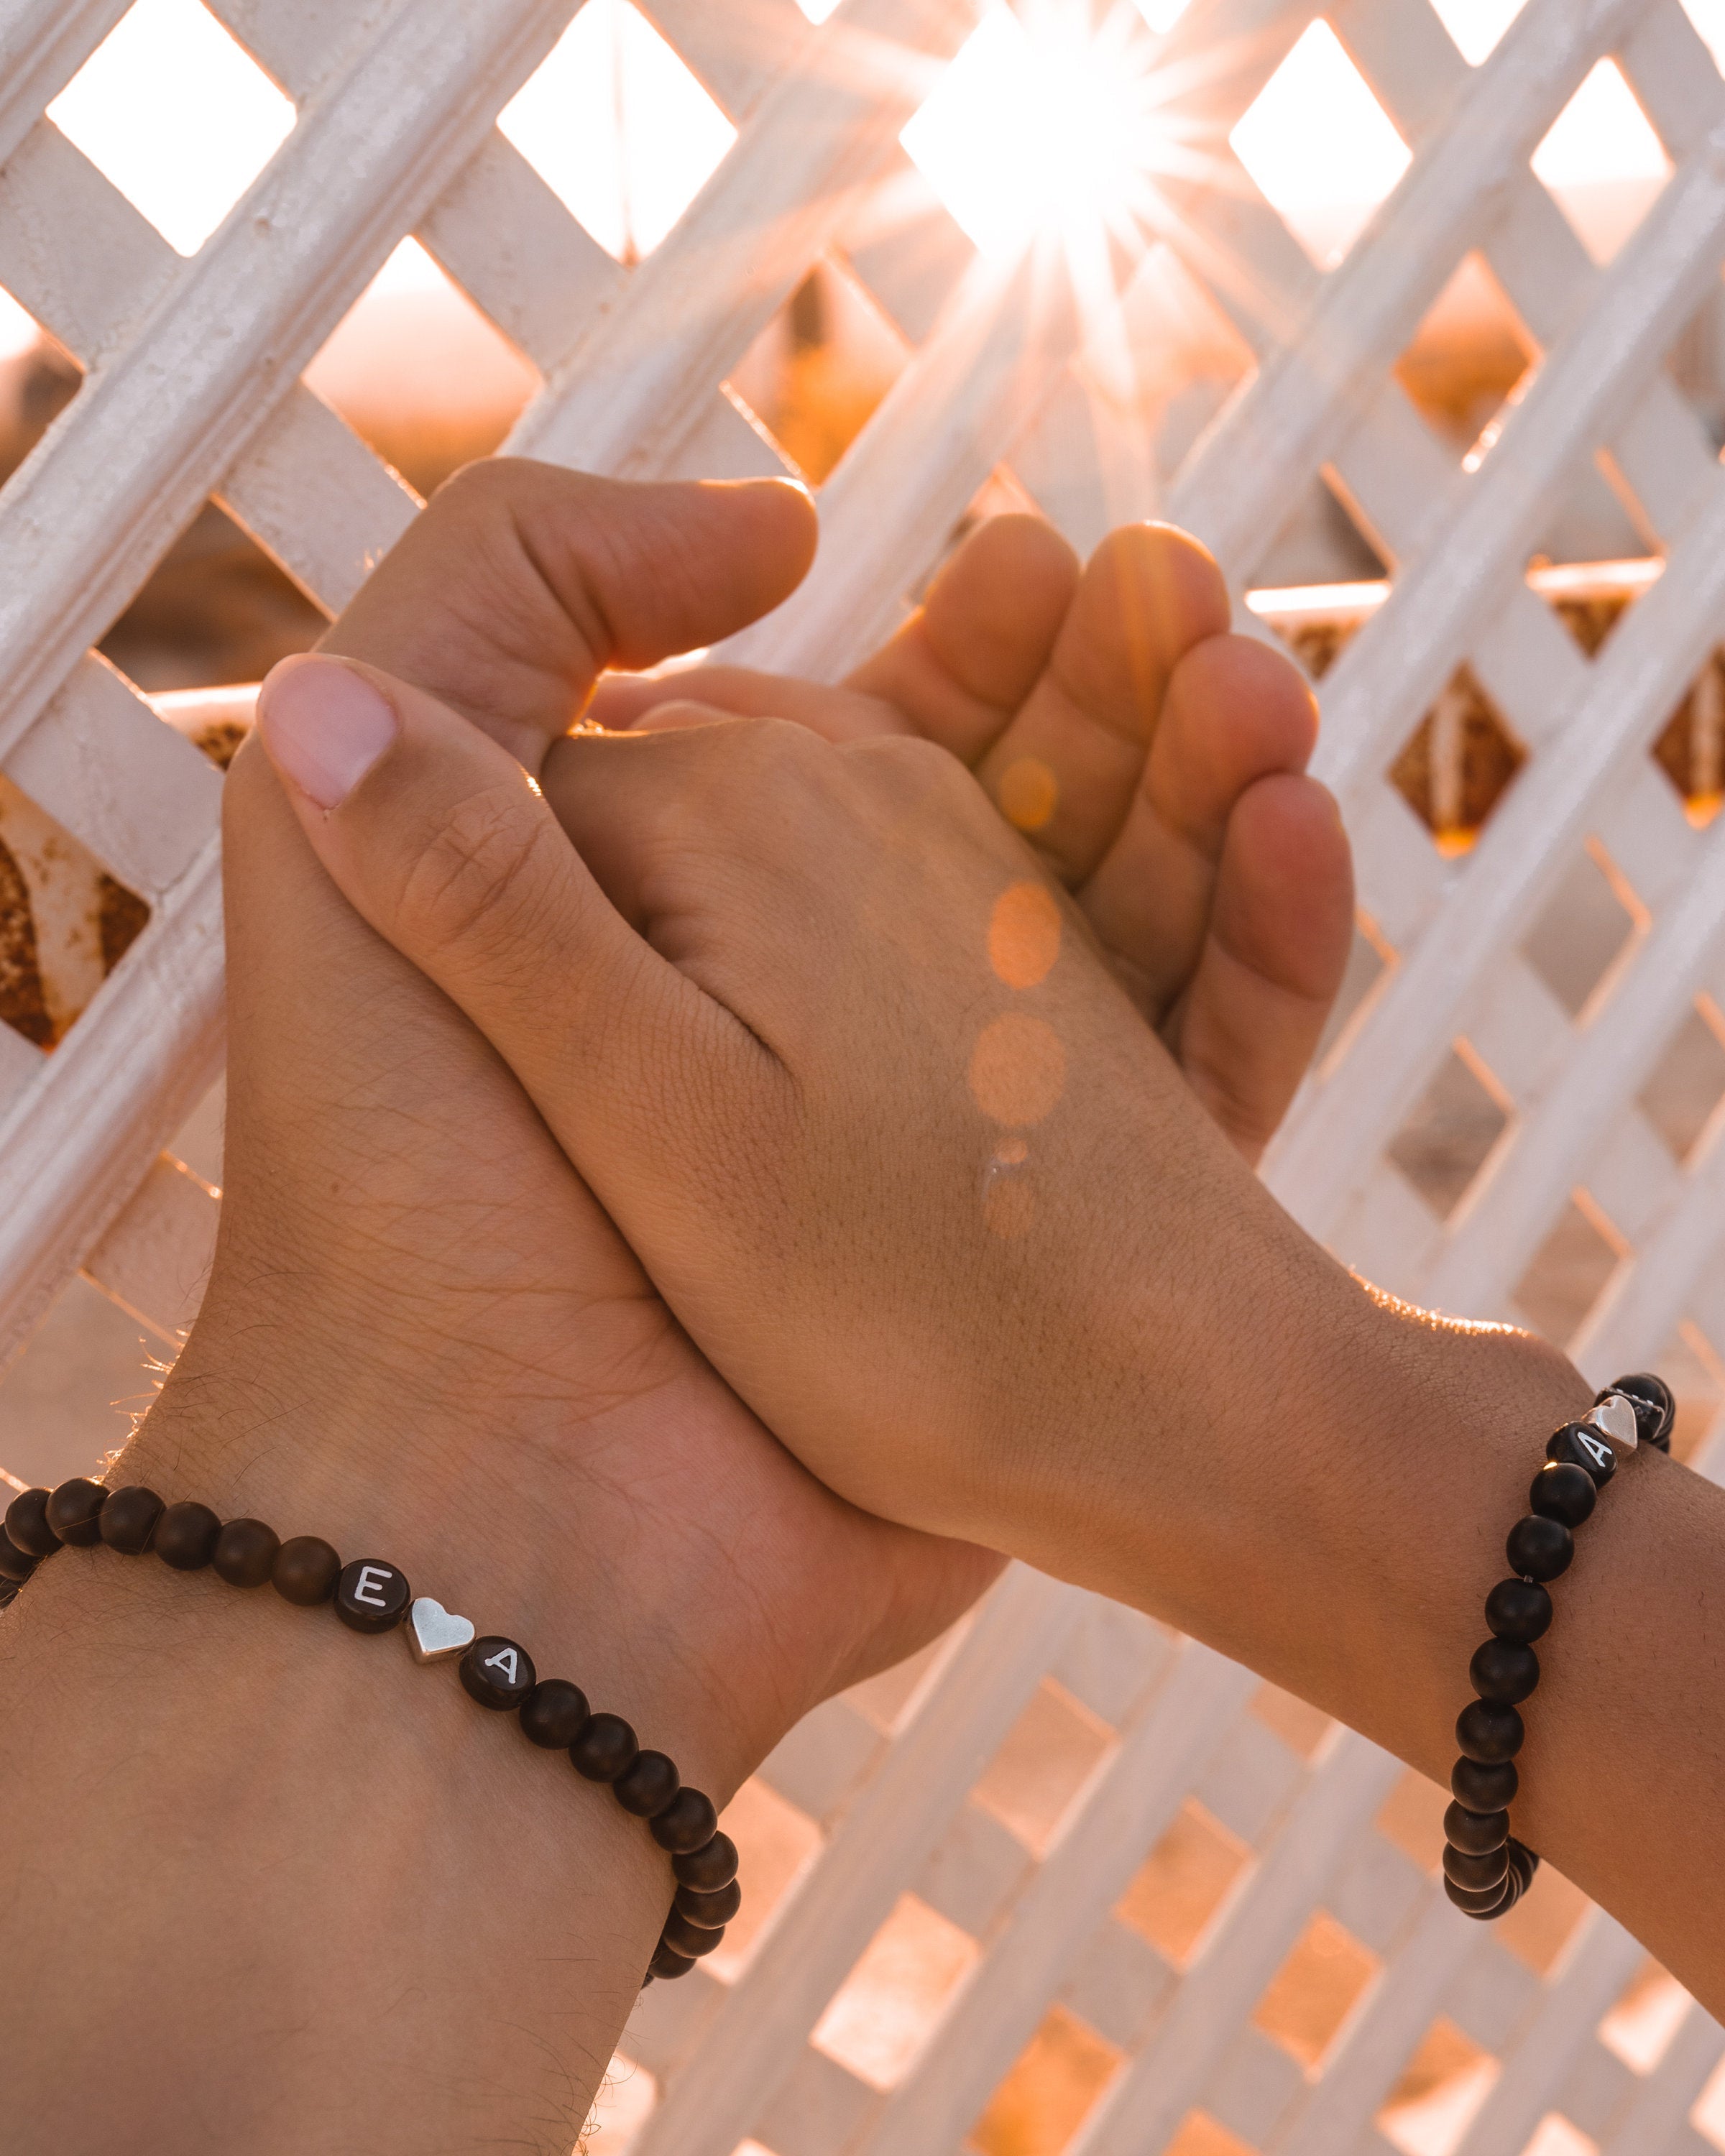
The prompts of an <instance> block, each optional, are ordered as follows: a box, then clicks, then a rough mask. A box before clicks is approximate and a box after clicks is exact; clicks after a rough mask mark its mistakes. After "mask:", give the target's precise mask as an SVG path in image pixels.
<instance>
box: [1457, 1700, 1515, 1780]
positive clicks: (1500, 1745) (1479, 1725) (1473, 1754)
mask: <svg viewBox="0 0 1725 2156" xmlns="http://www.w3.org/2000/svg"><path fill="white" fill-rule="evenodd" d="M1525 1733H1526V1732H1525V1731H1524V1730H1523V1728H1522V1717H1520V1715H1518V1714H1517V1712H1516V1711H1515V1709H1514V1708H1513V1707H1500V1706H1498V1705H1497V1702H1496V1701H1495V1700H1487V1699H1476V1700H1475V1701H1474V1702H1473V1704H1472V1705H1471V1707H1463V1708H1462V1710H1461V1713H1460V1714H1459V1715H1457V1716H1456V1717H1455V1742H1456V1743H1458V1744H1459V1745H1460V1746H1461V1749H1462V1751H1463V1752H1464V1753H1466V1756H1467V1758H1470V1759H1477V1760H1479V1761H1480V1762H1481V1764H1482V1765H1486V1766H1495V1765H1496V1764H1497V1762H1498V1761H1499V1760H1500V1759H1512V1758H1514V1757H1515V1755H1516V1753H1517V1752H1519V1751H1520V1750H1521V1748H1522V1737H1523V1736H1524V1735H1525Z"/></svg>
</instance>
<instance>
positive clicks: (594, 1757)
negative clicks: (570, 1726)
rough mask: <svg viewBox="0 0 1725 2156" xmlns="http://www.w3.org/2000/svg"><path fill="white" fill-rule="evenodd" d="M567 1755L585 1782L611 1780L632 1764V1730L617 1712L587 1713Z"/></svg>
mask: <svg viewBox="0 0 1725 2156" xmlns="http://www.w3.org/2000/svg"><path fill="white" fill-rule="evenodd" d="M569 1758H570V1761H571V1763H572V1764H573V1766H574V1768H575V1771H576V1773H577V1774H584V1775H585V1776H586V1777H587V1779H588V1781H589V1782H614V1781H615V1780H616V1779H617V1777H618V1776H619V1774H627V1773H628V1772H629V1768H631V1767H633V1766H634V1763H635V1732H634V1730H632V1729H631V1728H630V1727H629V1724H628V1723H627V1722H625V1721H624V1718H623V1717H622V1716H621V1715H620V1714H593V1715H589V1716H588V1718H587V1722H586V1726H585V1727H583V1730H582V1732H581V1733H580V1735H579V1736H578V1737H577V1738H575V1740H574V1742H573V1743H572V1744H571V1745H570V1747H569Z"/></svg>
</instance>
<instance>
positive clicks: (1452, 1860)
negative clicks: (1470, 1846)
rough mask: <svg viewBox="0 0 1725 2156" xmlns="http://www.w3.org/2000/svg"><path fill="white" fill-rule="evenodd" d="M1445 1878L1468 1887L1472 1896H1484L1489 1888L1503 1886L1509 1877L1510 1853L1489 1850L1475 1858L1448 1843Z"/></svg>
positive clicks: (1445, 1857)
mask: <svg viewBox="0 0 1725 2156" xmlns="http://www.w3.org/2000/svg"><path fill="white" fill-rule="evenodd" d="M1444 1876H1445V1879H1453V1880H1454V1881H1455V1884H1456V1885H1457V1886H1465V1887H1466V1889H1467V1890H1468V1892H1470V1893H1471V1894H1482V1893H1484V1892H1485V1891H1486V1888H1487V1887H1488V1886H1501V1885H1502V1883H1503V1881H1504V1880H1505V1879H1507V1877H1508V1876H1509V1851H1508V1850H1507V1849H1504V1848H1499V1849H1488V1850H1486V1851H1482V1852H1481V1854H1480V1855H1479V1856H1470V1855H1469V1853H1468V1852H1467V1851H1466V1850H1465V1849H1457V1848H1455V1847H1454V1846H1453V1845H1451V1844H1449V1843H1446V1844H1445V1847H1444Z"/></svg>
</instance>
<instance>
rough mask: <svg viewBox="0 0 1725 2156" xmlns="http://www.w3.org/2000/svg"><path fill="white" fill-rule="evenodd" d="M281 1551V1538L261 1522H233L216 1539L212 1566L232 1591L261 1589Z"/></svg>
mask: <svg viewBox="0 0 1725 2156" xmlns="http://www.w3.org/2000/svg"><path fill="white" fill-rule="evenodd" d="M280 1548H281V1538H280V1536H279V1535H278V1534H277V1533H276V1532H275V1528H274V1527H265V1526H264V1522H262V1521H261V1520H229V1521H228V1522H227V1524H226V1525H225V1526H224V1527H223V1529H222V1532H220V1534H218V1536H217V1537H216V1553H215V1555H214V1556H213V1558H211V1559H210V1563H211V1565H212V1566H213V1568H214V1569H215V1570H216V1572H217V1573H218V1574H219V1575H220V1577H221V1578H223V1579H225V1580H226V1581H227V1583H228V1585H229V1586H230V1587H261V1586H262V1585H263V1584H264V1581H265V1580H266V1579H268V1578H269V1577H270V1573H272V1572H273V1571H274V1570H275V1553H276V1552H277V1551H278V1550H279V1549H280Z"/></svg>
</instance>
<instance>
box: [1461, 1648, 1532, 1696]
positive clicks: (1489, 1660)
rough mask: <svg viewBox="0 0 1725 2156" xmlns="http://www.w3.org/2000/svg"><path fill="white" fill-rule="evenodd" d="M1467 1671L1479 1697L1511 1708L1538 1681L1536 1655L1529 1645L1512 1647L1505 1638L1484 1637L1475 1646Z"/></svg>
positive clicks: (1529, 1691) (1530, 1690) (1528, 1692)
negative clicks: (1484, 1639) (1479, 1643)
mask: <svg viewBox="0 0 1725 2156" xmlns="http://www.w3.org/2000/svg"><path fill="white" fill-rule="evenodd" d="M1467 1674H1468V1676H1469V1679H1470V1680H1471V1682H1472V1685H1473V1688H1474V1690H1475V1691H1476V1692H1477V1693H1478V1694H1479V1696H1480V1697H1481V1699H1490V1700H1496V1701H1497V1702H1498V1703H1499V1704H1500V1705H1501V1706H1503V1707H1514V1706H1515V1705H1517V1702H1520V1701H1522V1700H1524V1699H1526V1698H1527V1697H1528V1695H1529V1694H1530V1693H1531V1692H1532V1690H1533V1688H1534V1686H1536V1685H1538V1682H1539V1657H1538V1655H1536V1654H1535V1653H1534V1651H1533V1650H1532V1648H1531V1647H1513V1646H1512V1645H1510V1644H1509V1642H1508V1641H1507V1640H1486V1642H1485V1644H1484V1645H1483V1646H1481V1647H1477V1648H1476V1649H1475V1650H1474V1657H1473V1660H1472V1661H1471V1662H1470V1663H1469V1664H1468V1666H1467Z"/></svg>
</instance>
